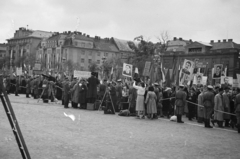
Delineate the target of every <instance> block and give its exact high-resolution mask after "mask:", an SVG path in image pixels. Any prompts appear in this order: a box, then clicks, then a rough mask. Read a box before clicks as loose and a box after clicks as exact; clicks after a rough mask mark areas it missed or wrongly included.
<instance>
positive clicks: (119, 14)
mask: <svg viewBox="0 0 240 159" xmlns="http://www.w3.org/2000/svg"><path fill="white" fill-rule="evenodd" d="M239 16H240V0H0V24H1V25H0V26H1V27H0V43H2V42H6V41H5V39H8V38H11V37H13V34H14V31H15V30H16V29H18V28H19V27H27V25H28V28H29V29H32V30H44V31H52V32H55V31H57V32H63V31H75V30H78V31H80V32H83V33H86V34H89V35H90V36H95V35H97V36H101V37H103V38H105V37H116V38H119V39H125V40H133V39H134V38H135V37H136V36H139V35H143V36H144V37H145V39H146V40H150V41H154V42H156V41H157V39H156V37H159V36H160V34H161V33H162V32H164V31H168V34H169V36H170V37H169V39H172V38H173V37H182V38H183V39H186V40H189V39H192V40H194V41H203V42H210V40H215V41H217V40H222V39H233V41H235V42H237V43H240V19H239Z"/></svg>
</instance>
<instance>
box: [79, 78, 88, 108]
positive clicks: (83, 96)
mask: <svg viewBox="0 0 240 159" xmlns="http://www.w3.org/2000/svg"><path fill="white" fill-rule="evenodd" d="M86 83H87V82H86V80H85V79H83V80H81V84H80V88H79V91H80V92H79V100H78V101H79V103H80V108H81V109H87V92H88V88H87V84H86Z"/></svg>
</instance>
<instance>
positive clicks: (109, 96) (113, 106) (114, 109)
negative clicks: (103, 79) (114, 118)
mask: <svg viewBox="0 0 240 159" xmlns="http://www.w3.org/2000/svg"><path fill="white" fill-rule="evenodd" d="M109 97H110V100H111V103H112V108H113V111H114V114H115V113H116V112H115V108H114V105H113V101H112V97H111V95H110V94H109Z"/></svg>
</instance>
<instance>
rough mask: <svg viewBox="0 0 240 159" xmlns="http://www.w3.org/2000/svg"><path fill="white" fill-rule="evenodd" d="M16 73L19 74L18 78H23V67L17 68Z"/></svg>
mask: <svg viewBox="0 0 240 159" xmlns="http://www.w3.org/2000/svg"><path fill="white" fill-rule="evenodd" d="M16 73H17V76H21V75H22V67H19V68H18V67H17V70H16Z"/></svg>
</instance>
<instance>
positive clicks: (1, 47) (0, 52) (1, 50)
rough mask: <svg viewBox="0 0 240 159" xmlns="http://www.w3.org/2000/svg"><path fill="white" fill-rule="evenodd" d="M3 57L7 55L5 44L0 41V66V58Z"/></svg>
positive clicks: (0, 65) (0, 64) (2, 63)
mask: <svg viewBox="0 0 240 159" xmlns="http://www.w3.org/2000/svg"><path fill="white" fill-rule="evenodd" d="M5 57H7V44H5V43H0V68H2V67H3V65H4V62H3V61H2V60H4V58H5Z"/></svg>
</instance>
